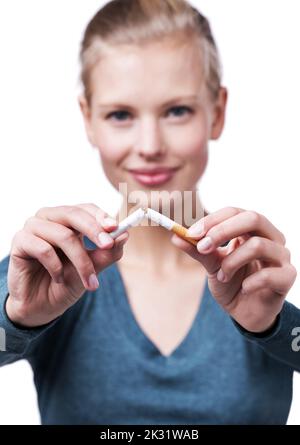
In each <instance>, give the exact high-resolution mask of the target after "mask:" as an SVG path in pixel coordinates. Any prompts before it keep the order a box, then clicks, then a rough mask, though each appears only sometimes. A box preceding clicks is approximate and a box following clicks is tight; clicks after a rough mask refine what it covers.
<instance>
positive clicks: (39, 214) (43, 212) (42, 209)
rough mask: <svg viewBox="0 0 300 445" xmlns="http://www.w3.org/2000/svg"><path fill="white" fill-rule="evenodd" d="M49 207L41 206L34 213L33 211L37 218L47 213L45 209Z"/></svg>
mask: <svg viewBox="0 0 300 445" xmlns="http://www.w3.org/2000/svg"><path fill="white" fill-rule="evenodd" d="M48 209H49V207H42V208H40V209H39V210H38V211H37V212H36V213H35V216H36V217H38V218H42V217H43V216H44V215H45V214H46V213H47V210H48Z"/></svg>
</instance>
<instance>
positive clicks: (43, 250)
mask: <svg viewBox="0 0 300 445" xmlns="http://www.w3.org/2000/svg"><path fill="white" fill-rule="evenodd" d="M37 250H38V255H39V256H40V257H42V258H49V257H51V256H52V253H53V247H52V246H51V245H50V244H43V245H41V246H39V247H38V248H37Z"/></svg>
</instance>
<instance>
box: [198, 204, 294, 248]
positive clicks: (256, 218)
mask: <svg viewBox="0 0 300 445" xmlns="http://www.w3.org/2000/svg"><path fill="white" fill-rule="evenodd" d="M244 234H250V235H257V236H261V237H265V238H268V239H270V240H272V241H275V242H277V243H279V244H282V245H284V243H285V240H284V239H283V235H282V234H281V232H279V230H277V229H276V227H274V226H273V224H272V223H271V222H270V221H269V220H268V219H267V218H266V217H265V216H263V215H260V214H258V213H256V212H252V211H244V212H241V213H238V214H237V215H235V216H233V217H231V218H229V219H227V220H226V221H223V222H222V223H220V224H217V225H216V226H214V227H212V228H211V229H209V230H208V232H207V233H206V235H205V238H203V239H201V240H200V241H199V242H198V244H197V249H198V251H199V252H201V253H208V252H211V251H212V250H213V249H215V248H217V247H218V246H220V245H221V244H223V243H224V242H226V241H227V240H230V239H232V238H236V237H238V236H240V235H244Z"/></svg>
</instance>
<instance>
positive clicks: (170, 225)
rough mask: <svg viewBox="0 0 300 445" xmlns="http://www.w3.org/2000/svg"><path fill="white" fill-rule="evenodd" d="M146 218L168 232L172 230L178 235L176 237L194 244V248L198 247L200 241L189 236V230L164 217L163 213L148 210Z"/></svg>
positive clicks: (146, 210)
mask: <svg viewBox="0 0 300 445" xmlns="http://www.w3.org/2000/svg"><path fill="white" fill-rule="evenodd" d="M144 211H145V216H146V217H147V218H148V219H151V221H154V222H156V223H157V224H159V225H160V226H162V227H165V228H166V229H168V230H171V231H172V232H174V233H176V235H178V236H180V238H183V239H184V240H186V241H188V242H189V243H190V244H193V245H194V246H197V243H198V241H199V240H198V239H194V238H191V237H190V236H189V235H188V232H187V231H188V229H186V228H185V227H183V226H181V225H180V224H178V223H176V222H175V221H173V220H172V219H170V218H168V217H167V216H165V215H162V214H161V213H159V212H157V211H156V210H153V209H150V208H147V209H144Z"/></svg>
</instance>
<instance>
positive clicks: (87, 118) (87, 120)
mask: <svg viewBox="0 0 300 445" xmlns="http://www.w3.org/2000/svg"><path fill="white" fill-rule="evenodd" d="M78 104H79V107H80V110H81V113H82V116H83V120H84V126H85V131H86V135H87V137H88V140H89V142H90V144H91V145H92V146H93V147H95V146H96V145H95V141H94V134H93V130H92V123H91V110H90V107H89V104H88V103H87V100H86V98H85V96H84V95H83V94H81V95H79V96H78Z"/></svg>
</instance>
